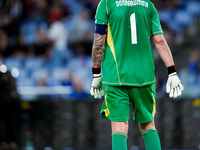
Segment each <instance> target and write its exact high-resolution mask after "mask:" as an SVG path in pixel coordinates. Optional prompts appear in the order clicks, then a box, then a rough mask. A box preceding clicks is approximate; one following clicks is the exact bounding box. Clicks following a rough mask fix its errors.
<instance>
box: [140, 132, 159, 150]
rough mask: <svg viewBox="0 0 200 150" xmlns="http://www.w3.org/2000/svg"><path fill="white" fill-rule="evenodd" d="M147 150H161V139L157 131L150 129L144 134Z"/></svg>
mask: <svg viewBox="0 0 200 150" xmlns="http://www.w3.org/2000/svg"><path fill="white" fill-rule="evenodd" d="M142 135H143V137H144V143H145V147H146V150H161V145H160V139H159V136H158V133H157V130H155V129H148V130H145V131H144V132H143V133H142Z"/></svg>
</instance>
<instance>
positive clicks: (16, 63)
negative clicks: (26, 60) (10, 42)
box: [3, 57, 22, 70]
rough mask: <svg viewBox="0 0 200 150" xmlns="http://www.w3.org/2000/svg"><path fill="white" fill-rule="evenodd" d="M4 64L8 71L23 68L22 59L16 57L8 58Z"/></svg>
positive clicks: (4, 60)
mask: <svg viewBox="0 0 200 150" xmlns="http://www.w3.org/2000/svg"><path fill="white" fill-rule="evenodd" d="M3 63H4V64H5V65H6V66H7V67H8V69H9V70H10V69H12V68H21V67H22V59H20V58H15V57H8V58H4V59H3Z"/></svg>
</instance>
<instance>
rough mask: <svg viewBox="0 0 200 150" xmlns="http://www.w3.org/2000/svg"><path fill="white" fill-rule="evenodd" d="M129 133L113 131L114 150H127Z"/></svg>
mask: <svg viewBox="0 0 200 150" xmlns="http://www.w3.org/2000/svg"><path fill="white" fill-rule="evenodd" d="M126 140H127V135H126V134H125V133H122V132H114V133H112V150H127V144H126Z"/></svg>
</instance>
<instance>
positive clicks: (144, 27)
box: [95, 0, 163, 86]
mask: <svg viewBox="0 0 200 150" xmlns="http://www.w3.org/2000/svg"><path fill="white" fill-rule="evenodd" d="M95 19H96V20H95V21H96V22H95V23H96V24H105V25H107V39H106V43H105V52H104V58H103V63H102V67H103V84H107V85H113V86H120V85H125V86H145V85H148V84H152V83H154V82H155V73H154V72H155V67H154V58H153V52H152V47H151V42H150V36H151V35H156V34H163V31H162V28H161V25H160V21H159V16H158V12H157V10H156V8H155V6H154V4H153V3H152V2H151V1H150V0H101V1H100V3H99V6H98V8H97V12H96V16H95Z"/></svg>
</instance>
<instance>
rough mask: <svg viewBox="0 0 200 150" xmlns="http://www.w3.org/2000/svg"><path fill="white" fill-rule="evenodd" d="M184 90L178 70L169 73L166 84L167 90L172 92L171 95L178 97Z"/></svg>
mask: <svg viewBox="0 0 200 150" xmlns="http://www.w3.org/2000/svg"><path fill="white" fill-rule="evenodd" d="M182 91H183V85H182V83H181V81H180V79H179V77H178V75H177V73H176V72H174V73H171V74H169V76H168V80H167V85H166V92H167V93H170V94H169V97H174V98H176V97H177V96H180V95H181V94H182Z"/></svg>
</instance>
